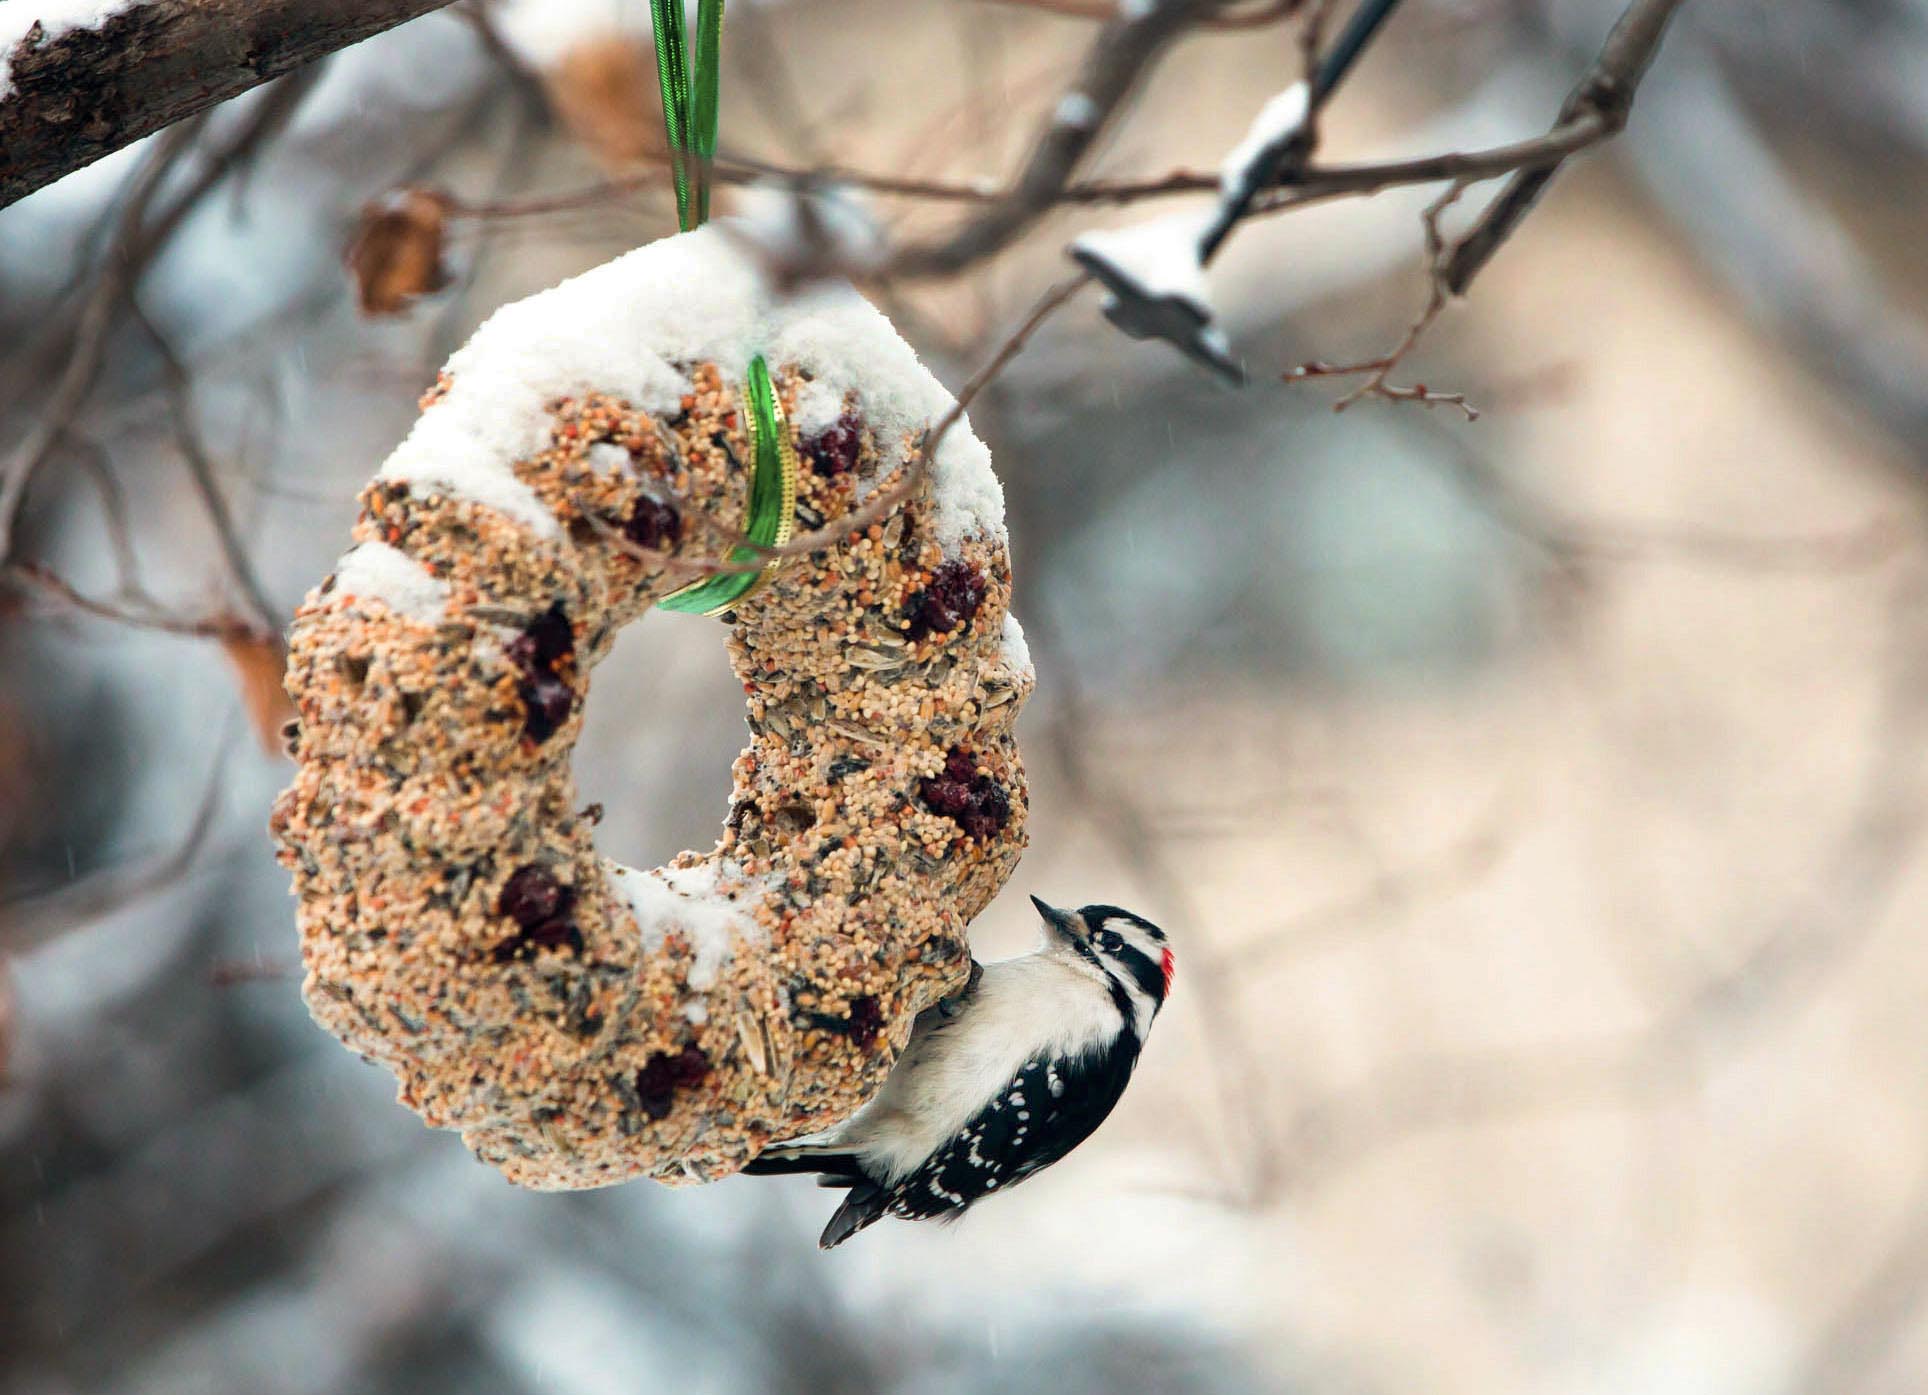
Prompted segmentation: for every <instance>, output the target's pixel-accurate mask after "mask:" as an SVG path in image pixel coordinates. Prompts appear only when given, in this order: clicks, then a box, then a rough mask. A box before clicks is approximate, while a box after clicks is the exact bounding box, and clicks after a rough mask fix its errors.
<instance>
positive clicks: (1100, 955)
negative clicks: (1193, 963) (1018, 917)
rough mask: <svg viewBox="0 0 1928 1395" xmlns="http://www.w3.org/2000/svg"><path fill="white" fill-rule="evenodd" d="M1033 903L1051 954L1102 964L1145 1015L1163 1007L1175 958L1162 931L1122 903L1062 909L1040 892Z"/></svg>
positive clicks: (1104, 972)
mask: <svg viewBox="0 0 1928 1395" xmlns="http://www.w3.org/2000/svg"><path fill="white" fill-rule="evenodd" d="M1031 904H1032V905H1034V906H1036V907H1037V908H1038V914H1039V915H1040V916H1041V917H1043V919H1044V943H1045V950H1046V952H1047V953H1057V954H1063V955H1066V956H1068V957H1071V958H1074V959H1077V960H1079V961H1081V962H1083V963H1086V964H1088V965H1090V966H1092V967H1094V968H1096V969H1098V970H1099V971H1100V972H1102V973H1103V974H1105V975H1106V976H1107V977H1108V978H1110V979H1111V980H1112V981H1113V982H1114V983H1117V984H1119V985H1120V986H1121V987H1122V988H1123V989H1124V990H1125V992H1126V993H1128V994H1129V995H1130V996H1131V998H1132V999H1133V1001H1134V1002H1135V1003H1138V1004H1141V1005H1142V1006H1143V1007H1144V1008H1145V1009H1146V1010H1147V1011H1146V1012H1145V1016H1146V1017H1147V1019H1149V1018H1150V1017H1151V1016H1152V1015H1155V1014H1156V1013H1157V1011H1158V1009H1159V1008H1161V1007H1162V1006H1164V1003H1165V998H1166V996H1167V995H1168V994H1170V992H1171V988H1172V971H1173V969H1174V967H1175V962H1176V961H1175V960H1174V959H1173V958H1172V951H1171V946H1170V945H1169V944H1167V943H1166V941H1165V932H1164V931H1163V930H1160V929H1159V928H1158V927H1157V926H1156V925H1153V924H1152V923H1151V922H1150V921H1149V920H1146V919H1145V918H1144V917H1143V916H1138V915H1133V914H1132V913H1131V912H1130V911H1127V910H1125V909H1123V908H1122V907H1119V906H1105V905H1095V906H1080V907H1079V908H1078V909H1077V910H1075V911H1063V910H1059V909H1058V908H1057V907H1056V906H1053V905H1051V904H1049V903H1048V902H1046V901H1042V900H1040V899H1039V898H1038V897H1036V896H1033V897H1032V898H1031Z"/></svg>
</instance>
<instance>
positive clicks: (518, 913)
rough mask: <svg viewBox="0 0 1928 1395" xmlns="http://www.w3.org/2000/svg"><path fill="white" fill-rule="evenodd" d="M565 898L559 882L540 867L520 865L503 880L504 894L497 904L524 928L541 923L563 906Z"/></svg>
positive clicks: (500, 909) (505, 913)
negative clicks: (510, 875) (513, 873)
mask: <svg viewBox="0 0 1928 1395" xmlns="http://www.w3.org/2000/svg"><path fill="white" fill-rule="evenodd" d="M564 899H565V894H564V889H563V886H562V884H561V883H560V882H558V881H557V880H556V879H555V878H554V877H552V876H550V875H549V874H548V873H547V872H545V871H543V869H542V868H540V867H535V866H530V867H523V868H519V869H518V870H517V871H516V873H515V875H514V876H512V877H510V878H509V880H508V881H506V882H504V883H503V884H502V895H501V896H500V897H498V898H497V899H496V903H495V908H496V910H498V911H500V912H501V913H502V914H503V915H506V916H507V917H509V919H510V920H513V921H514V922H515V923H516V924H517V925H520V926H521V927H522V928H523V929H525V930H526V929H528V928H529V927H530V926H531V925H540V924H541V923H542V922H543V921H545V920H548V919H550V918H551V917H552V916H554V915H555V914H556V912H557V911H559V910H561V909H562V906H563V903H564Z"/></svg>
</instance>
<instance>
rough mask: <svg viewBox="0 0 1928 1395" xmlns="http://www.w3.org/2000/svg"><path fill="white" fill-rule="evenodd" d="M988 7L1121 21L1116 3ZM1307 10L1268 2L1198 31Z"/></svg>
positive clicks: (1266, 22)
mask: <svg viewBox="0 0 1928 1395" xmlns="http://www.w3.org/2000/svg"><path fill="white" fill-rule="evenodd" d="M984 3H985V4H991V5H1002V6H1005V7H1006V8H1008V9H1014V10H1034V11H1036V12H1037V13H1039V14H1047V15H1061V16H1063V17H1064V18H1066V19H1087V20H1100V21H1103V20H1112V19H1116V18H1117V17H1118V6H1117V4H1116V3H1115V0H984ZM1304 6H1305V0H1266V3H1264V4H1259V5H1254V6H1253V7H1252V8H1251V9H1249V10H1238V11H1235V12H1234V13H1232V14H1229V15H1214V16H1213V17H1211V18H1209V19H1202V20H1200V21H1199V22H1198V27H1199V28H1201V29H1216V30H1221V31H1225V32H1234V31H1238V30H1245V29H1266V28H1270V27H1271V26H1272V25H1274V24H1277V23H1278V22H1279V21H1280V20H1282V19H1290V18H1291V17H1292V16H1293V15H1295V14H1297V13H1298V12H1299V11H1300V10H1301V9H1303V8H1304Z"/></svg>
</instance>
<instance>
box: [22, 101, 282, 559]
mask: <svg viewBox="0 0 1928 1395" xmlns="http://www.w3.org/2000/svg"><path fill="white" fill-rule="evenodd" d="M315 71H317V70H314V69H310V70H309V71H308V72H307V73H302V74H299V75H297V76H295V77H292V78H289V79H287V80H286V81H284V82H282V83H280V84H278V85H277V86H276V87H275V89H274V90H273V91H272V92H270V93H269V94H268V95H267V96H266V97H264V98H263V99H262V101H261V102H260V103H259V104H258V105H257V106H256V107H255V109H254V111H253V112H252V113H250V115H249V118H248V120H247V122H246V123H245V124H243V126H242V127H241V129H240V130H239V131H237V132H235V134H234V135H233V136H232V137H231V138H230V139H229V140H227V141H226V142H224V143H223V144H222V145H221V146H220V148H219V149H217V150H215V151H213V152H212V153H211V154H210V155H209V156H208V158H207V161H206V162H205V164H203V166H202V168H201V170H200V172H199V173H198V174H197V175H196V176H195V177H194V179H193V180H191V181H190V182H189V183H188V185H187V187H186V188H185V189H183V190H181V192H180V193H178V194H176V195H175V196H174V197H173V199H172V200H171V201H170V202H169V203H167V204H166V205H165V206H164V207H162V208H161V209H160V210H159V211H158V212H153V204H154V200H155V197H156V195H157V194H158V192H159V190H160V186H161V184H162V183H163V182H164V181H165V179H166V177H167V175H168V173H169V172H170V171H171V170H172V169H173V167H174V166H175V165H176V164H177V163H178V162H179V161H180V160H181V159H182V158H183V157H184V156H185V154H186V153H187V151H188V149H189V148H190V146H192V144H193V143H194V140H195V138H196V137H197V136H198V134H199V127H200V123H201V119H200V118H199V117H196V118H193V119H191V120H189V121H188V122H186V123H184V124H183V125H180V126H177V127H175V128H174V129H173V130H172V131H169V132H168V134H167V136H166V137H165V138H164V139H163V140H162V141H161V142H160V143H159V149H157V150H156V151H155V153H154V156H153V158H152V159H150V160H149V161H148V162H147V163H146V165H144V166H143V167H142V169H141V171H140V173H139V174H137V175H135V176H134V180H133V189H132V191H131V193H130V195H129V197H128V199H127V202H126V205H125V206H124V208H123V209H122V210H121V213H120V215H119V217H118V218H117V219H116V220H115V232H114V239H113V242H112V244H111V245H110V247H109V249H108V253H107V259H106V264H105V267H104V268H103V270H102V273H101V275H100V277H99V279H98V280H97V281H96V282H95V284H94V286H93V289H92V290H91V291H90V292H89V293H88V297H87V303H86V305H85V306H84V307H83V308H82V310H81V313H80V322H79V325H78V327H77V329H76V330H75V335H74V341H73V347H72V349H71V351H70V352H69V355H68V359H67V363H66V365H65V366H64V367H63V368H62V370H61V374H60V378H59V381H58V382H57V384H56V385H55V387H54V389H53V391H52V393H50V394H49V396H48V399H47V407H46V410H45V412H43V413H42V415H41V418H40V420H39V421H38V422H37V423H36V424H35V426H34V429H33V430H32V431H30V432H29V433H28V435H27V438H26V440H25V441H23V442H22V443H21V445H20V446H19V448H18V449H17V450H16V451H15V452H14V454H13V456H12V458H11V459H10V460H9V461H8V462H7V465H6V473H5V477H4V478H3V479H0V562H4V561H6V560H7V559H9V558H10V557H11V556H12V553H13V531H14V525H15V522H16V521H17V519H18V518H19V514H20V507H21V505H22V503H23V502H24V501H25V499H26V495H27V489H28V487H29V486H30V485H31V484H32V483H33V477H34V475H35V474H36V473H38V472H39V470H40V467H41V466H42V465H43V464H45V463H46V460H47V457H48V455H49V454H50V453H51V452H52V450H53V448H54V446H55V445H56V444H57V443H58V442H59V441H60V440H61V438H62V437H63V435H65V434H66V433H67V431H68V430H69V428H70V427H71V426H72V425H73V422H74V419H75V417H76V416H77V415H78V414H79V412H80V409H81V408H82V407H83V406H84V405H85V404H86V402H87V398H88V395H89V394H90V393H92V392H93V390H94V383H95V380H96V379H97V378H98V377H99V376H100V369H101V364H102V362H103V360H104V359H105V357H106V353H107V344H108V339H109V337H110V336H111V335H112V334H113V332H114V330H115V328H116V327H117V326H118V325H119V323H120V319H121V316H122V315H123V314H124V313H125V312H126V310H127V308H128V305H129V303H130V299H131V297H132V295H133V293H134V287H135V286H136V285H138V284H139V282H140V278H141V276H142V275H143V274H144V273H145V272H146V270H147V268H148V266H149V265H151V264H152V263H153V261H154V259H155V258H156V257H157V256H159V255H160V253H161V251H162V249H163V248H165V247H166V246H167V244H168V243H169V241H171V240H172V238H173V237H174V235H175V233H177V232H179V231H180V229H181V225H182V224H183V223H184V222H185V221H186V219H187V216H188V214H190V213H192V212H193V211H194V209H195V208H196V207H198V206H199V205H200V203H201V201H202V200H203V199H205V198H206V197H207V196H208V195H209V194H210V193H212V192H213V191H214V189H215V188H216V187H218V186H219V185H220V184H221V182H222V181H223V180H225V179H226V178H227V177H228V176H229V175H231V174H233V173H234V172H235V171H236V169H237V168H239V165H240V162H241V161H243V160H245V159H246V158H247V157H248V156H249V155H250V154H251V153H252V152H254V151H255V150H257V149H259V148H260V146H261V145H262V144H263V143H264V142H266V141H268V140H270V139H272V138H273V137H274V136H275V135H276V134H277V133H278V132H279V131H280V130H281V128H282V127H283V126H284V125H285V124H286V123H287V120H288V118H289V117H290V116H292V115H293V114H294V110H295V107H296V106H297V105H299V104H300V102H301V100H302V99H303V98H304V97H305V96H307V94H308V92H309V91H310V90H311V88H312V86H313V74H314V72H315ZM11 100H12V99H11V98H9V99H7V101H11ZM5 105H6V103H5V102H0V112H4V109H5ZM150 212H152V214H153V216H152V217H150V216H149V214H150Z"/></svg>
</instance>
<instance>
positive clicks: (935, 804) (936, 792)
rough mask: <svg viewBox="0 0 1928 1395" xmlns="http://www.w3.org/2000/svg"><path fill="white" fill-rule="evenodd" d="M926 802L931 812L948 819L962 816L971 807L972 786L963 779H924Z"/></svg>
mask: <svg viewBox="0 0 1928 1395" xmlns="http://www.w3.org/2000/svg"><path fill="white" fill-rule="evenodd" d="M924 802H925V803H926V804H928V805H930V806H931V812H932V813H936V814H942V815H943V816H944V817H945V818H947V819H955V818H962V817H963V816H964V815H965V814H967V813H969V812H970V809H971V787H970V786H969V785H967V784H965V783H964V782H963V781H962V780H945V779H937V780H926V781H924Z"/></svg>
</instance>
